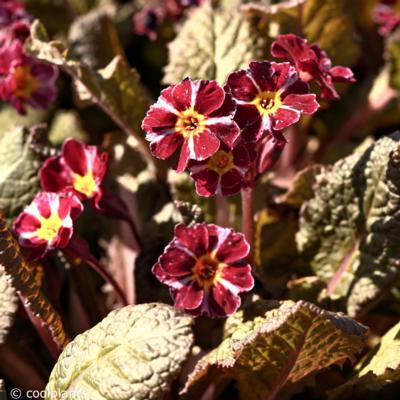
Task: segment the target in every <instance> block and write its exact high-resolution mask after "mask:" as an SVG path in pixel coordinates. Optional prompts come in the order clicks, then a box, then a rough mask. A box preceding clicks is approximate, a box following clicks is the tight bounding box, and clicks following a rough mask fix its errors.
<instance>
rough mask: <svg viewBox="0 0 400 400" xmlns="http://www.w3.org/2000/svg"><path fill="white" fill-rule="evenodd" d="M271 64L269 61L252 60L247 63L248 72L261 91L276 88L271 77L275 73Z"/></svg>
mask: <svg viewBox="0 0 400 400" xmlns="http://www.w3.org/2000/svg"><path fill="white" fill-rule="evenodd" d="M273 64H274V63H270V62H269V61H263V62H258V61H252V62H251V63H250V65H249V71H250V74H251V76H252V77H253V79H254V81H255V82H256V84H257V86H258V88H259V90H260V91H261V92H263V91H268V90H269V91H275V89H276V83H275V82H274V79H272V77H273V75H274V73H275V71H274V69H273Z"/></svg>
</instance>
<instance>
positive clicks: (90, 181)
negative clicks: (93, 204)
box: [73, 172, 97, 197]
mask: <svg viewBox="0 0 400 400" xmlns="http://www.w3.org/2000/svg"><path fill="white" fill-rule="evenodd" d="M73 186H74V189H75V190H76V191H77V192H79V193H82V194H84V195H85V196H86V197H92V196H93V195H94V194H95V192H96V190H97V185H96V181H95V180H94V177H93V174H92V173H91V172H88V173H87V174H86V175H84V176H81V175H78V174H75V175H74V179H73Z"/></svg>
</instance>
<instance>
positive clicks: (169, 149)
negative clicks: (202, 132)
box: [150, 133, 183, 160]
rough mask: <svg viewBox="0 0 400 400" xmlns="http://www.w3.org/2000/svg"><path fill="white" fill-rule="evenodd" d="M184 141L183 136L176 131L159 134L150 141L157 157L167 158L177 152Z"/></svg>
mask: <svg viewBox="0 0 400 400" xmlns="http://www.w3.org/2000/svg"><path fill="white" fill-rule="evenodd" d="M182 142H183V139H182V136H181V135H179V134H176V133H172V134H169V135H164V136H159V137H158V138H157V140H154V141H153V142H151V143H150V150H151V152H152V154H153V155H154V156H155V157H157V158H161V159H162V160H166V159H167V158H169V157H171V156H172V154H174V153H175V151H176V150H177V149H178V147H179V146H180V145H181V144H182Z"/></svg>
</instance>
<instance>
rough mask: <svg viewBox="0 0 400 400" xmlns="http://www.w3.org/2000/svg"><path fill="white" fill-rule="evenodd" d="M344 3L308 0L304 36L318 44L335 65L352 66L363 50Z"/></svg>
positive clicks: (335, 0) (339, 0) (337, 0)
mask: <svg viewBox="0 0 400 400" xmlns="http://www.w3.org/2000/svg"><path fill="white" fill-rule="evenodd" d="M346 7H347V6H346V1H342V0H307V1H305V2H304V6H303V16H302V24H303V31H304V35H305V36H306V37H307V39H308V40H309V41H310V42H312V43H314V42H315V43H318V44H319V45H320V46H321V48H322V49H323V50H325V51H326V52H327V53H328V54H329V57H330V58H331V59H332V61H333V62H334V64H339V65H352V64H354V63H355V61H357V59H358V57H359V54H360V48H359V45H358V44H357V38H356V32H355V30H354V26H353V22H352V20H351V17H350V15H349V13H348V10H347V9H346Z"/></svg>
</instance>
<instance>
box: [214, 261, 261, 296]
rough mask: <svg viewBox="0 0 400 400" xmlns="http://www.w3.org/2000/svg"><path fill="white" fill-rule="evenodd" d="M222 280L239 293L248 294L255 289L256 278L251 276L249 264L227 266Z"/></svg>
mask: <svg viewBox="0 0 400 400" xmlns="http://www.w3.org/2000/svg"><path fill="white" fill-rule="evenodd" d="M221 276H222V278H223V279H224V280H226V281H228V282H230V283H231V284H232V285H234V286H235V287H236V289H237V292H238V293H239V292H248V291H249V290H251V289H253V286H254V278H253V276H252V275H251V266H250V265H249V264H242V265H232V266H229V265H228V266H226V267H225V268H224V269H223V271H222V275H221Z"/></svg>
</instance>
